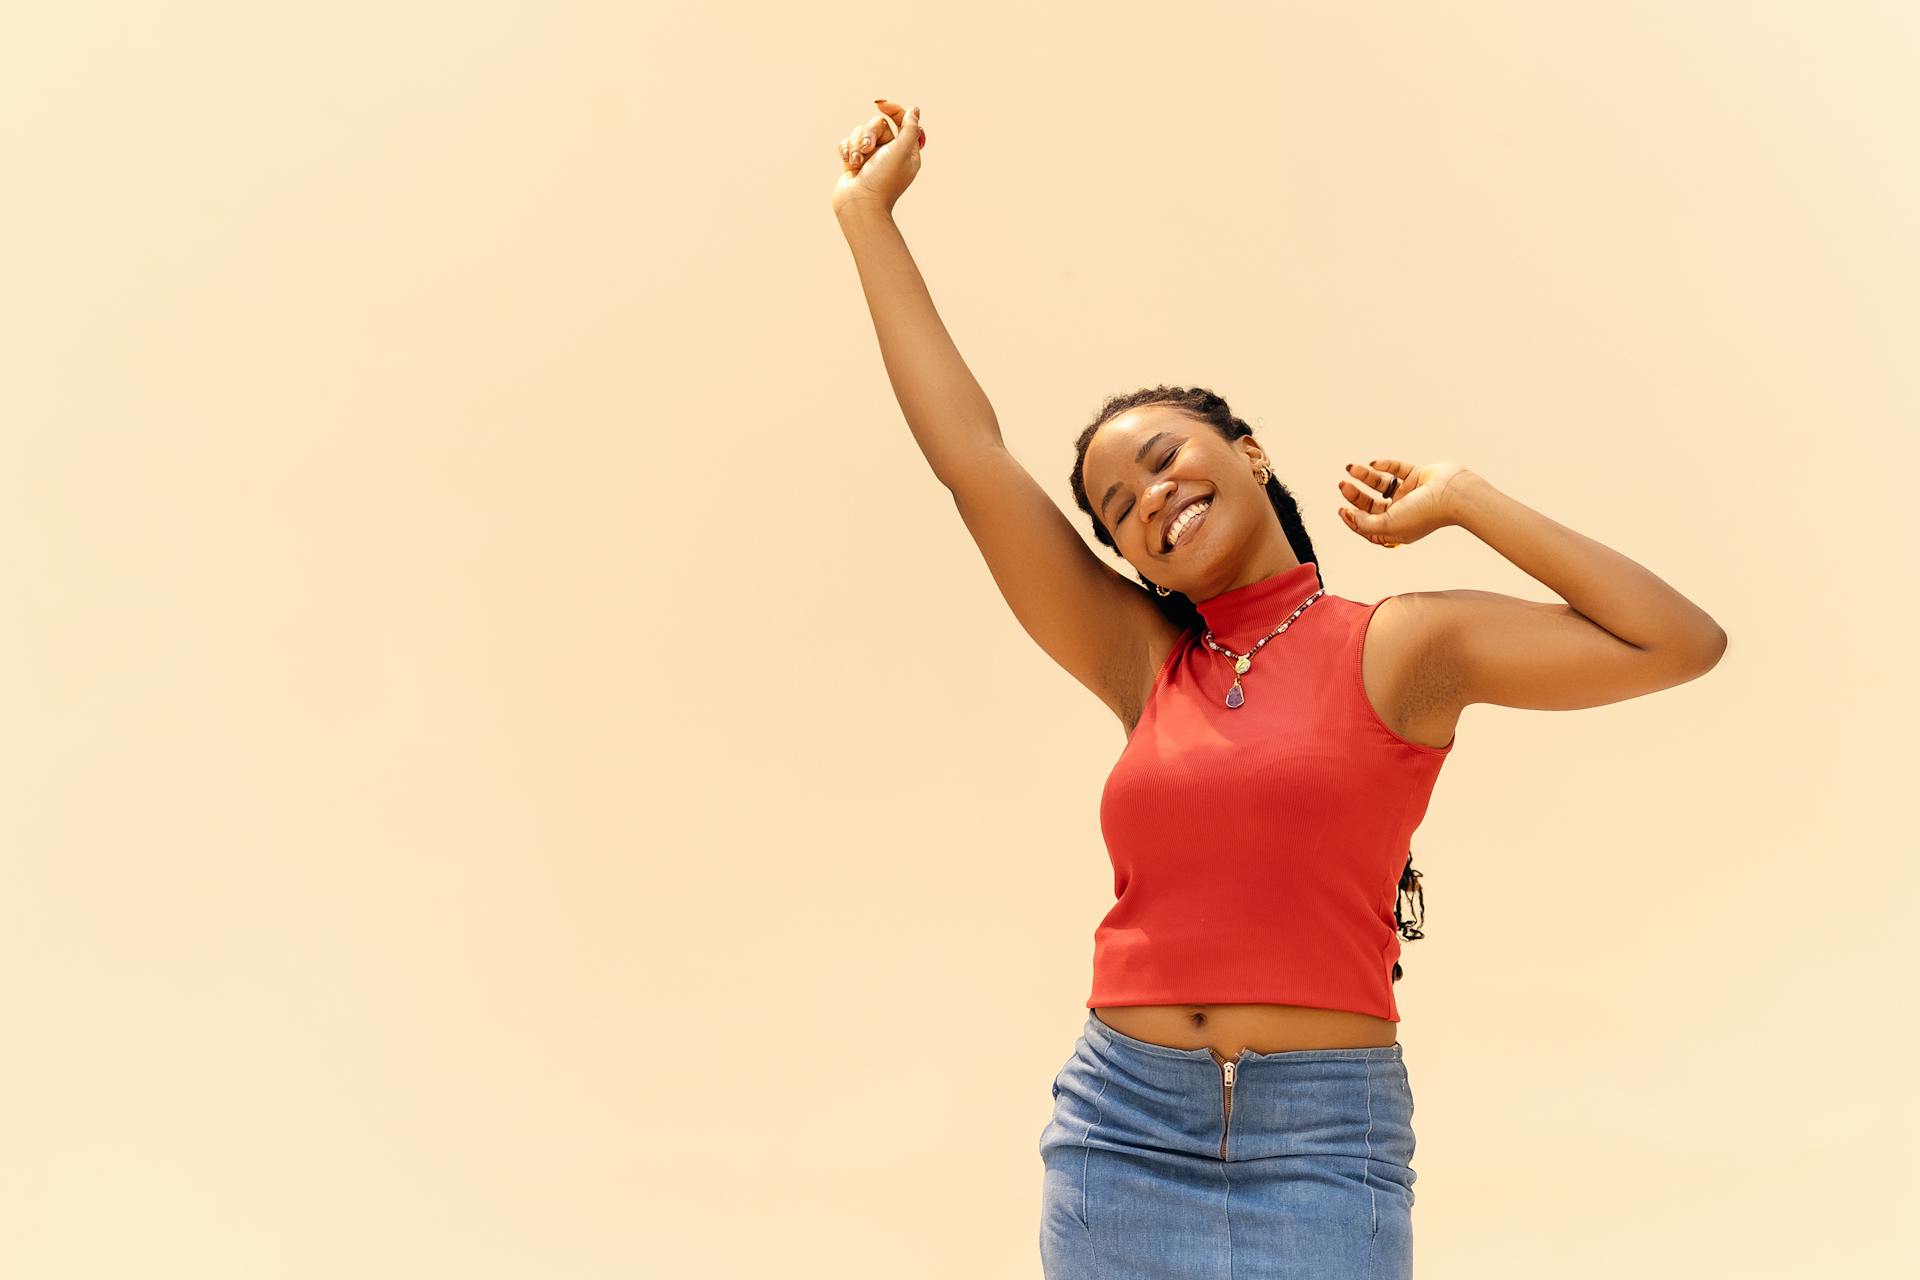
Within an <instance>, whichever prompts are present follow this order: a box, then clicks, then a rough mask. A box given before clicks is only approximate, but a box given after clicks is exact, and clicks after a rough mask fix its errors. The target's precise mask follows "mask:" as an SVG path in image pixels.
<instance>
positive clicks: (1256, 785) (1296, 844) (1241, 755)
mask: <svg viewBox="0 0 1920 1280" xmlns="http://www.w3.org/2000/svg"><path fill="white" fill-rule="evenodd" d="M1318 588H1319V576H1318V571H1317V569H1316V567H1315V565H1314V563H1313V562H1312V561H1308V562H1307V563H1305V564H1302V565H1298V566H1295V567H1294V568H1291V569H1286V570H1283V571H1282V572H1280V573H1277V574H1274V575H1272V576H1271V577H1268V578H1264V579H1262V580H1260V581H1258V582H1251V583H1248V584H1246V585H1245V586H1241V587H1236V588H1234V589H1233V590H1231V591H1226V592H1222V593H1221V594H1220V595H1217V596H1214V597H1213V598H1212V599H1209V600H1200V601H1196V602H1195V603H1196V605H1197V606H1198V607H1199V610H1200V613H1201V615H1202V616H1203V617H1204V618H1205V619H1206V621H1207V623H1208V625H1210V626H1211V627H1212V628H1213V638H1214V640H1215V642H1216V643H1218V644H1220V645H1223V646H1225V647H1226V648H1229V649H1232V650H1233V651H1234V652H1235V653H1245V652H1247V650H1248V649H1250V648H1252V646H1253V645H1254V643H1255V642H1256V641H1258V640H1259V639H1260V637H1261V636H1264V635H1266V634H1267V633H1268V632H1269V631H1271V630H1273V628H1274V627H1276V626H1278V625H1279V624H1280V623H1281V622H1282V621H1283V620H1285V618H1286V617H1287V615H1288V614H1290V613H1292V612H1293V610H1294V609H1295V608H1296V607H1297V606H1298V605H1299V604H1300V602H1301V601H1302V600H1305V599H1306V598H1307V597H1308V596H1310V595H1312V594H1313V592H1314V591H1316V590H1317V589H1318ZM1385 599H1386V598H1383V599H1382V600H1377V601H1375V602H1373V603H1372V604H1361V603H1359V602H1357V601H1354V600H1348V599H1346V598H1344V597H1342V596H1336V595H1332V594H1323V595H1322V596H1321V597H1320V598H1319V599H1318V600H1315V601H1314V602H1313V603H1312V604H1311V605H1309V606H1308V607H1307V609H1306V611H1305V612H1304V613H1302V614H1301V615H1300V616H1299V617H1298V618H1297V619H1295V620H1294V623H1293V625H1292V626H1290V627H1288V628H1287V630H1286V631H1285V632H1283V633H1282V634H1280V635H1278V636H1275V637H1274V638H1273V639H1272V640H1269V641H1268V642H1267V644H1266V646H1265V647H1264V648H1262V649H1261V650H1260V652H1259V653H1258V654H1256V655H1255V656H1254V659H1253V665H1252V666H1251V667H1250V668H1249V669H1248V670H1247V672H1246V674H1245V675H1243V676H1241V678H1240V685H1241V690H1242V692H1243V693H1244V695H1245V702H1244V703H1243V705H1241V706H1239V707H1233V708H1229V707H1228V706H1227V705H1226V697H1227V691H1228V689H1230V688H1231V687H1232V685H1233V664H1232V661H1231V660H1230V659H1228V658H1227V657H1225V656H1223V655H1221V654H1219V653H1216V652H1214V651H1213V650H1212V649H1209V648H1207V646H1206V645H1205V644H1204V643H1203V642H1202V640H1201V636H1200V632H1198V631H1188V632H1187V633H1186V634H1185V635H1183V636H1182V637H1181V638H1180V639H1179V640H1178V641H1177V642H1175V644H1174V646H1173V650H1172V652H1170V653H1169V654H1168V655H1167V658H1166V661H1165V662H1164V663H1162V664H1161V667H1160V671H1159V673H1158V675H1157V676H1156V677H1155V680H1154V685H1153V691H1152V693H1151V695H1150V696H1149V698H1148V700H1147V705H1146V707H1145V709H1144V710H1143V711H1142V712H1141V715H1140V719H1139V722H1138V723H1137V724H1136V725H1135V726H1134V730H1133V735H1132V736H1131V737H1130V738H1128V739H1127V744H1126V746H1125V747H1124V748H1123V749H1122V751H1121V753H1120V758H1119V760H1118V762H1117V763H1116V764H1115V765H1114V767H1113V770H1112V772H1111V773H1110V774H1109V775H1108V777H1107V782H1106V786H1105V788H1104V790H1103V791H1102V793H1101V797H1100V827H1101V832H1102V834H1103V835H1104V836H1105V838H1106V843H1107V852H1108V856H1109V857H1110V858H1111V859H1112V861H1113V873H1114V878H1113V892H1114V897H1115V899H1116V901H1115V902H1114V904H1113V908H1112V909H1111V910H1110V911H1108V912H1107V914H1106V917H1105V919H1103V920H1102V921H1101V923H1100V925H1099V927H1098V928H1097V929H1095V930H1094V952H1093V991H1092V994H1091V995H1090V996H1089V997H1088V998H1087V1007H1088V1008H1090V1009H1091V1008H1097V1007H1102V1006H1106V1005H1128V1004H1298V1005H1312V1006H1315V1007H1317V1008H1324V1009H1350V1010H1354V1011H1356V1012H1360V1013H1370V1014H1373V1015H1375V1016H1377V1017H1381V1018H1387V1019H1390V1020H1392V1021H1395V1022H1398V1021H1399V1020H1400V1011H1399V1007H1398V1006H1397V1005H1396V1004H1395V1003H1394V998H1393V965H1394V961H1395V960H1397V959H1398V958H1399V955H1400V935H1399V933H1398V932H1397V931H1396V930H1395V928H1394V923H1393V908H1394V900H1395V898H1396V896H1397V893H1398V888H1399V880H1400V873H1401V871H1402V869H1403V868H1404V867H1405V865H1406V860H1407V853H1408V850H1409V849H1410V848H1411V841H1412V836H1413V832H1414V830H1415V828H1417V827H1418V826H1419V825H1420V820H1421V819H1422V818H1423V817H1425V816H1426V811H1427V801H1428V799H1429V797H1430V796H1431V795H1432V792H1433V784H1434V780H1435V779H1436V778H1437V777H1438V776H1439V773H1440V766H1441V765H1442V764H1443V763H1445V761H1446V757H1447V755H1448V754H1449V753H1450V752H1452V750H1453V746H1454V743H1453V741H1452V740H1450V741H1449V742H1448V743H1447V745H1446V746H1445V747H1429V746H1424V745H1422V744H1420V743H1417V742H1409V741H1407V740H1406V739H1404V738H1402V737H1400V736H1399V735H1398V734H1396V733H1394V732H1393V731H1392V730H1391V729H1389V728H1388V727H1387V726H1386V724H1385V723H1384V722H1383V721H1382V720H1381V719H1380V716H1379V714H1378V713H1377V712H1376V711H1375V710H1374V708H1373V704H1372V703H1371V702H1369V701H1368V699H1367V694H1366V687H1365V685H1364V684H1363V683H1362V681H1361V674H1360V657H1361V652H1362V650H1361V645H1362V643H1363V642H1364V640H1365V638H1366V631H1367V624H1368V623H1370V622H1371V621H1372V620H1373V614H1374V611H1375V610H1376V609H1378V608H1379V607H1380V605H1381V604H1382V603H1384V602H1385ZM1455 737H1456V739H1457V737H1458V735H1457V734H1456V735H1455Z"/></svg>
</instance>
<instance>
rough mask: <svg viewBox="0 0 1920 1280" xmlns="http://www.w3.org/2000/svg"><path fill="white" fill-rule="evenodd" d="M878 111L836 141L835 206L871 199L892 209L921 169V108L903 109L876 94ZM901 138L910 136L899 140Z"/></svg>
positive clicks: (880, 206)
mask: <svg viewBox="0 0 1920 1280" xmlns="http://www.w3.org/2000/svg"><path fill="white" fill-rule="evenodd" d="M874 105H875V106H876V107H878V108H879V112H878V113H876V114H875V115H874V116H873V117H872V118H870V119H869V120H868V121H867V122H866V123H865V124H864V125H862V126H861V127H860V128H858V129H855V130H854V131H853V132H852V133H850V134H848V135H847V136H846V137H845V138H843V139H842V140H841V142H840V163H841V166H842V167H841V171H840V180H839V181H838V182H837V183H835V184H834V188H833V211H834V213H835V214H836V215H837V214H839V213H840V211H841V210H842V209H843V208H845V207H847V206H848V205H851V204H855V203H857V202H860V201H867V200H870V201H872V202H873V204H874V207H875V208H877V209H879V210H881V211H882V212H884V213H888V214H891V213H892V212H893V205H894V202H895V201H896V200H898V199H899V198H900V197H901V196H902V195H904V194H905V193H906V190H907V188H908V187H909V186H911V185H912V183H913V180H914V178H915V176H917V175H918V174H919V172H920V148H922V147H924V146H926V144H927V131H926V130H925V129H922V128H921V127H920V108H918V107H912V108H909V109H906V110H902V109H901V107H900V104H899V103H897V102H889V101H888V100H887V99H885V98H878V99H875V101H874ZM903 138H911V139H912V140H913V141H912V142H911V143H910V144H909V143H903V141H902V139H903Z"/></svg>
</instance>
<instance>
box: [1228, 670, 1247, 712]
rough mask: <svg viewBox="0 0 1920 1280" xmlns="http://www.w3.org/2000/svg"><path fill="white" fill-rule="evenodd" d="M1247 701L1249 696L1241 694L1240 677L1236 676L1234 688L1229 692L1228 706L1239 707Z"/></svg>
mask: <svg viewBox="0 0 1920 1280" xmlns="http://www.w3.org/2000/svg"><path fill="white" fill-rule="evenodd" d="M1246 700H1247V695H1246V694H1244V693H1242V692H1240V677H1239V676H1235V677H1234V678H1233V688H1231V689H1229V690H1227V705H1228V706H1230V707H1237V706H1239V705H1240V704H1241V703H1243V702H1245V701H1246Z"/></svg>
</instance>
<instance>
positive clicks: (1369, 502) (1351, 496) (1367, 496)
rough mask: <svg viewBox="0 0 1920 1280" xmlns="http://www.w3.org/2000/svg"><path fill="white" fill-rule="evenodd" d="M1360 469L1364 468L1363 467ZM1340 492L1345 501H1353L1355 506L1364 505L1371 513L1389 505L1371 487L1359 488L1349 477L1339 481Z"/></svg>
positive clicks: (1375, 512) (1384, 508) (1380, 510)
mask: <svg viewBox="0 0 1920 1280" xmlns="http://www.w3.org/2000/svg"><path fill="white" fill-rule="evenodd" d="M1347 465H1348V466H1352V465H1353V464H1352V463H1348V464H1347ZM1361 469H1362V470H1364V469H1365V468H1361ZM1340 492H1341V493H1342V494H1343V495H1344V496H1345V497H1346V499H1347V501H1349V502H1351V503H1353V504H1354V505H1355V506H1364V507H1365V508H1366V509H1367V511H1368V512H1369V513H1372V514H1377V513H1379V512H1383V511H1385V510H1386V509H1387V507H1388V505H1389V503H1388V502H1387V500H1386V499H1385V498H1383V497H1381V496H1380V495H1379V494H1377V493H1375V492H1374V491H1373V490H1371V489H1363V488H1361V487H1360V486H1359V485H1357V484H1355V483H1354V482H1353V481H1352V480H1350V479H1349V480H1342V481H1341V482H1340Z"/></svg>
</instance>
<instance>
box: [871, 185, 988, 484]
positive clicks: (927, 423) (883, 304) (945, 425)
mask: <svg viewBox="0 0 1920 1280" xmlns="http://www.w3.org/2000/svg"><path fill="white" fill-rule="evenodd" d="M835 216H836V217H838V218H839V220H840V229H841V231H842V232H844V233H845V234H846V237H847V246H848V247H849V248H850V249H851V250H852V251H853V260H854V264H855V265H856V266H857V267H858V268H859V270H860V287H861V288H862V289H864V290H865V291H866V295H867V310H868V311H870V312H871V313H872V315H873V328H874V332H875V333H876V334H878V335H879V338H880V358H881V360H882V361H884V362H885V364H886V366H887V378H888V380H889V381H891V382H892V383H893V395H894V399H896V400H898V401H899V402H900V411H901V412H902V413H903V414H905V415H906V419H907V428H908V429H909V430H910V431H912V432H913V438H914V440H915V441H917V442H918V443H919V445H920V452H921V453H923V454H925V455H926V458H927V463H928V465H930V466H931V467H932V468H933V474H934V475H935V476H937V477H938V478H939V479H940V482H941V483H942V484H945V485H946V486H947V487H948V488H949V489H951V488H952V487H953V479H952V477H953V476H955V475H956V474H958V473H959V472H960V471H962V470H963V469H965V468H968V467H970V466H972V465H973V464H974V463H975V462H976V461H977V460H978V459H979V457H980V454H981V451H982V450H984V449H987V448H995V449H998V448H1000V447H1002V441H1001V439H1000V421H999V419H998V418H996V417H995V416H994V413H993V405H992V404H990V403H988V401H987V394H986V392H984V391H982V390H981V389H980V384H979V383H978V382H976V381H974V377H973V373H972V371H971V370H969V369H968V368H967V362H966V361H965V360H962V359H961V358H960V350H959V348H957V347H956V346H954V344H953V338H952V337H951V336H950V335H949V334H948V333H947V326H946V325H945V324H944V323H942V321H941V319H940V313H939V312H938V311H936V310H934V307H933V298H932V297H931V295H929V294H928V292H927V284H926V281H925V280H923V279H921V277H920V268H919V266H918V265H916V264H915V263H914V260H913V254H912V253H910V252H908V250H907V242H906V239H905V237H903V236H902V235H901V234H900V228H899V227H898V226H896V225H895V224H894V221H893V215H892V214H891V213H888V212H886V211H885V210H883V209H879V208H877V207H875V206H874V204H873V203H872V202H870V201H865V200H854V201H849V202H848V203H847V204H845V205H843V206H841V208H840V209H839V211H838V212H837V214H836V215H835Z"/></svg>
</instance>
